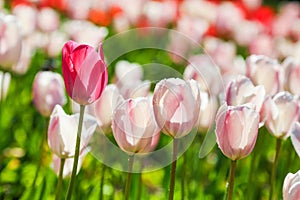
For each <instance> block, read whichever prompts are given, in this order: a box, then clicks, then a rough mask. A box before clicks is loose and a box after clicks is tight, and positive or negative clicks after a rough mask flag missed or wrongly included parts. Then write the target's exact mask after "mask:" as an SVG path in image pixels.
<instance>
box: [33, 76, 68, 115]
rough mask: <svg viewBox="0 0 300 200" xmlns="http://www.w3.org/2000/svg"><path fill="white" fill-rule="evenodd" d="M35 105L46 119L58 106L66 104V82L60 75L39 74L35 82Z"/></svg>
mask: <svg viewBox="0 0 300 200" xmlns="http://www.w3.org/2000/svg"><path fill="white" fill-rule="evenodd" d="M32 89H33V103H34V105H35V107H36V108H37V110H38V111H39V112H40V113H41V114H42V115H43V116H45V117H49V116H50V114H51V113H52V110H53V109H54V106H55V105H56V104H59V105H61V106H63V105H65V104H66V97H65V88H64V81H63V79H62V77H61V76H60V74H58V73H55V72H51V71H41V72H38V73H37V74H36V76H35V78H34V81H33V88H32Z"/></svg>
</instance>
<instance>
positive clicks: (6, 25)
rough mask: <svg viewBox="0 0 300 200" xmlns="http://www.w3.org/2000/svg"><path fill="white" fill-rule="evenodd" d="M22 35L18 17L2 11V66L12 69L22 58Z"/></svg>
mask: <svg viewBox="0 0 300 200" xmlns="http://www.w3.org/2000/svg"><path fill="white" fill-rule="evenodd" d="M21 49H22V36H21V34H20V27H19V25H18V21H17V19H16V17H14V16H12V15H4V14H3V13H1V12H0V66H1V67H3V68H5V69H10V68H11V66H12V65H14V64H16V63H17V62H18V60H19V58H20V54H21Z"/></svg>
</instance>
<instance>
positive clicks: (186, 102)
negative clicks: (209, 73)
mask: <svg viewBox="0 0 300 200" xmlns="http://www.w3.org/2000/svg"><path fill="white" fill-rule="evenodd" d="M153 108H154V115H155V118H156V121H157V123H158V125H159V127H160V128H161V129H162V132H163V133H165V134H166V135H169V136H171V137H172V138H181V137H183V136H185V135H187V134H188V133H189V132H190V131H191V130H192V129H193V128H194V127H195V126H196V125H197V124H196V123H197V121H198V117H199V110H200V89H199V86H198V83H197V82H196V81H195V80H188V81H184V80H182V79H179V78H169V79H164V80H161V81H160V82H158V83H157V84H156V86H155V89H154V94H153Z"/></svg>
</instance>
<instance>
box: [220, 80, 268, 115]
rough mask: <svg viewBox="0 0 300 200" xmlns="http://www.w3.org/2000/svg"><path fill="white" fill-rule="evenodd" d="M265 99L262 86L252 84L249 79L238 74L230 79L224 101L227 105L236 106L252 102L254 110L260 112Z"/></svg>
mask: <svg viewBox="0 0 300 200" xmlns="http://www.w3.org/2000/svg"><path fill="white" fill-rule="evenodd" d="M264 99H265V89H264V87H263V86H261V85H259V86H256V87H255V86H254V85H253V83H252V82H251V80H250V79H248V78H247V77H245V76H238V77H237V79H235V80H232V81H231V82H230V83H229V85H228V88H227V90H226V102H227V104H228V105H229V106H238V105H242V104H246V103H252V104H253V105H254V106H255V110H256V111H257V112H260V109H261V107H262V104H263V102H264Z"/></svg>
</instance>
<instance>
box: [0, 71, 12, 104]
mask: <svg viewBox="0 0 300 200" xmlns="http://www.w3.org/2000/svg"><path fill="white" fill-rule="evenodd" d="M3 79H4V80H3ZM10 79H11V76H10V73H8V72H2V71H0V100H1V101H3V100H4V99H5V98H6V95H7V92H8V88H9V85H10ZM2 84H3V86H2Z"/></svg>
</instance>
